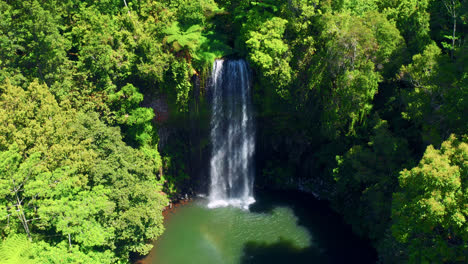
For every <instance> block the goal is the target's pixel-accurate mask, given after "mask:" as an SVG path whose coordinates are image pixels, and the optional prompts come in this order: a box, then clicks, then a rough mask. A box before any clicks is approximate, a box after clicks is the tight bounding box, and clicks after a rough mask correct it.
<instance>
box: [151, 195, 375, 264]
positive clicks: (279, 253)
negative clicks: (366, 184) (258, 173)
mask: <svg viewBox="0 0 468 264" xmlns="http://www.w3.org/2000/svg"><path fill="white" fill-rule="evenodd" d="M309 198H310V197H309ZM309 198H308V199H309ZM257 200H258V199H257ZM205 203H206V202H205V201H203V200H199V201H195V202H192V203H191V204H188V205H184V206H181V207H180V208H178V209H177V211H176V212H175V213H174V214H173V215H171V216H170V217H169V219H168V220H167V221H166V231H165V233H164V234H163V235H162V236H161V237H160V239H159V240H158V241H156V242H155V249H154V250H153V252H152V253H151V255H150V256H149V257H148V258H147V260H146V263H153V264H240V263H255V264H258V263H342V262H341V261H345V260H346V263H350V262H353V261H354V259H356V263H372V261H370V260H369V259H372V257H370V258H369V256H366V254H367V255H368V252H367V251H368V250H369V249H368V247H366V245H365V244H364V245H363V246H360V244H362V242H361V241H359V240H356V238H355V237H353V235H352V234H350V233H349V231H347V230H343V226H342V223H341V222H340V221H337V219H338V217H337V216H336V215H334V214H333V213H331V212H330V211H329V210H328V209H327V208H326V207H324V206H323V205H321V204H320V203H318V204H316V205H315V206H314V204H312V207H313V208H315V210H317V213H318V214H317V215H316V214H315V213H314V212H312V213H311V212H310V211H309V210H311V209H313V208H308V207H309V206H310V203H307V204H305V205H304V204H302V203H304V199H303V198H301V197H294V196H293V197H291V196H288V195H285V194H280V195H276V194H268V195H263V196H261V197H260V201H258V202H257V203H256V204H254V205H253V206H252V207H251V210H250V211H245V210H241V209H238V208H233V207H225V208H216V209H208V208H206V206H205ZM317 218H318V219H317ZM344 229H346V227H345V228H344ZM361 251H362V252H361ZM366 252H367V253H366Z"/></svg>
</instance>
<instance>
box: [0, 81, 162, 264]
mask: <svg viewBox="0 0 468 264" xmlns="http://www.w3.org/2000/svg"><path fill="white" fill-rule="evenodd" d="M1 91H2V95H1V99H0V105H1V109H2V115H1V122H2V123H3V124H5V128H6V129H3V130H2V131H0V149H1V150H2V152H1V155H0V156H1V163H0V171H1V173H0V175H2V176H1V181H0V182H1V185H0V189H1V190H2V191H1V197H2V199H1V200H2V204H1V208H2V216H3V217H2V219H1V221H2V223H3V225H2V226H3V227H2V232H3V233H7V234H8V233H10V232H17V231H20V232H24V233H26V234H27V235H28V236H29V237H32V238H33V240H34V241H38V242H39V241H44V242H48V243H52V242H55V243H57V242H60V241H62V242H63V243H65V245H66V244H68V243H70V244H71V245H76V246H77V248H76V251H77V252H81V253H80V254H86V255H89V257H90V258H94V257H93V254H97V253H99V254H101V255H102V257H104V256H105V257H106V258H107V259H108V260H107V261H105V262H108V263H110V262H113V261H115V260H116V259H118V258H120V259H125V258H127V257H128V254H129V252H139V253H141V254H145V253H147V252H148V251H149V249H150V248H151V247H152V245H151V244H148V241H149V240H150V239H154V238H156V237H157V236H158V235H160V234H161V232H162V230H163V227H162V215H161V210H162V209H163V207H164V206H165V205H166V203H167V200H166V198H165V196H164V195H162V194H161V193H160V187H158V186H159V185H158V180H157V178H156V176H155V175H156V173H157V171H158V169H159V168H158V167H156V166H160V165H161V164H160V158H159V157H158V156H155V157H151V156H150V155H148V153H147V151H146V152H145V151H139V150H137V149H133V148H131V147H128V146H126V145H125V144H124V143H123V142H122V137H121V135H120V131H119V130H118V129H116V128H110V127H107V126H106V125H105V124H104V123H103V122H102V121H100V120H99V119H98V117H97V115H96V114H95V113H81V112H77V111H75V110H73V109H69V108H68V106H66V105H64V106H59V105H58V103H57V102H56V101H55V99H54V97H53V96H52V94H51V93H50V92H49V91H48V88H47V86H45V85H39V84H37V83H32V84H31V85H30V86H29V87H28V88H27V89H26V90H23V89H22V88H19V87H16V86H12V85H11V84H8V83H6V84H4V85H3V86H2V88H1ZM37 102H40V103H37ZM9 142H15V143H14V144H12V145H11V144H10V143H9ZM153 155H154V154H153ZM16 215H17V218H18V219H16V217H14V216H16ZM43 234H50V235H51V236H52V237H53V239H48V236H47V235H46V236H43ZM53 250H55V249H53ZM64 252H66V251H64ZM77 254H78V253H77ZM99 258H101V257H99ZM78 259H79V258H78Z"/></svg>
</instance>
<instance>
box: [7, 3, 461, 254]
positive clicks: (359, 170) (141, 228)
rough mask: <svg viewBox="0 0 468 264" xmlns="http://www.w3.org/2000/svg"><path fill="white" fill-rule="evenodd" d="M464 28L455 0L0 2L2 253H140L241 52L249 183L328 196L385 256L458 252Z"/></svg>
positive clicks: (183, 177) (184, 179)
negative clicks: (212, 93)
mask: <svg viewBox="0 0 468 264" xmlns="http://www.w3.org/2000/svg"><path fill="white" fill-rule="evenodd" d="M467 37H468V1H467V0H336V1H332V0H288V1H286V0H281V1H279V0H276V1H275V0H262V1H260V0H258V1H253V0H238V1H231V0H201V1H190V0H160V1H149V0H139V1H137V0H102V1H91V0H84V1H83V0H82V1H77V0H61V1H53V0H49V1H47V0H24V1H17V0H4V1H1V2H0V237H1V239H2V242H1V246H0V262H1V263H127V262H129V256H130V255H131V254H133V252H135V253H138V254H142V255H144V254H147V253H148V252H149V250H150V249H151V248H152V244H151V241H152V240H154V239H156V238H157V237H158V236H159V235H160V234H161V233H162V232H163V231H164V227H163V216H162V210H163V209H164V207H165V206H166V205H167V204H168V201H169V200H170V199H171V198H175V197H177V195H179V194H181V193H182V192H183V191H186V190H187V189H190V188H187V187H186V186H187V184H188V185H190V184H191V177H194V176H193V172H194V171H195V170H196V169H197V167H196V166H195V165H193V163H194V161H196V160H197V158H194V157H196V156H197V155H199V156H200V153H202V152H203V149H206V148H208V147H209V142H207V140H206V138H204V137H203V133H204V131H206V127H207V124H208V123H209V120H207V119H208V118H209V107H207V104H208V102H207V100H206V98H205V97H206V96H205V95H206V84H207V83H208V81H209V80H208V79H209V74H210V71H211V66H212V63H213V61H214V60H215V59H216V58H223V57H224V58H231V57H233V58H234V57H235V58H238V57H241V58H245V59H246V60H247V61H248V63H249V64H250V66H251V68H252V72H253V75H254V104H255V109H256V120H257V126H258V135H257V170H258V173H257V175H256V187H258V188H271V189H278V188H279V189H300V190H305V191H309V192H312V193H314V194H316V195H317V196H318V197H320V198H321V199H326V200H328V201H330V204H331V206H332V207H333V208H334V209H335V210H336V211H337V212H339V213H340V214H341V215H342V216H343V217H344V219H345V221H346V222H347V223H349V224H350V225H351V226H352V228H353V230H354V232H356V233H357V234H358V235H360V236H362V237H365V238H368V239H369V240H370V241H371V243H372V244H373V245H374V247H375V248H376V249H377V252H378V255H379V261H380V262H381V263H406V262H407V263H466V262H467V261H468V257H467V256H468V222H467V221H468V133H467V132H468V120H467V118H466V117H467V116H468V41H467ZM161 98H163V99H164V100H165V101H166V103H167V106H168V113H169V116H168V117H167V118H163V117H162V116H163V115H162V114H161V113H158V112H157V111H156V113H155V111H154V109H153V108H151V106H152V104H151V102H152V101H155V100H157V99H161ZM145 106H146V107H145ZM166 119H167V120H166ZM162 127H165V128H166V129H167V128H168V127H170V129H171V131H173V132H172V134H171V136H170V137H169V138H168V139H166V142H165V144H164V146H163V147H161V146H158V145H159V144H160V140H161V138H160V136H161V131H162ZM194 128H196V129H194ZM174 131H175V132H174Z"/></svg>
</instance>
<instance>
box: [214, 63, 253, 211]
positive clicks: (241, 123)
mask: <svg viewBox="0 0 468 264" xmlns="http://www.w3.org/2000/svg"><path fill="white" fill-rule="evenodd" d="M211 79H212V84H211V89H212V99H213V103H212V118H211V143H212V154H211V162H210V178H211V186H210V193H209V204H208V206H209V207H222V206H229V205H231V206H236V207H241V208H244V209H248V207H249V205H250V204H252V203H253V202H255V199H254V198H253V179H254V166H253V165H254V164H253V154H254V150H255V128H254V122H253V118H252V105H251V101H252V98H251V91H250V74H249V70H248V66H247V64H246V62H245V61H244V60H226V61H224V60H216V61H215V62H214V64H213V71H212V75H211Z"/></svg>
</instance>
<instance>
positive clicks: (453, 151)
mask: <svg viewBox="0 0 468 264" xmlns="http://www.w3.org/2000/svg"><path fill="white" fill-rule="evenodd" d="M467 160H468V140H467V138H466V136H464V137H462V138H456V137H455V136H454V135H452V136H451V137H450V138H449V139H448V140H446V141H444V143H443V144H442V146H441V148H440V150H437V149H434V147H432V146H429V147H428V148H427V149H426V152H425V153H424V156H423V158H422V159H421V161H420V163H419V165H418V166H417V167H414V168H412V169H411V170H403V171H401V173H400V177H399V181H400V185H401V191H399V192H396V193H395V194H394V203H393V212H392V216H393V219H394V221H395V222H394V224H393V227H392V229H393V234H394V235H395V237H396V238H397V239H398V240H399V241H401V242H402V243H405V244H407V245H408V254H409V260H410V262H411V263H423V262H463V261H466V256H467V252H468V248H467V243H466V241H468V226H467V221H466V218H467V217H468V211H467V208H466V205H467V202H468V189H467V188H468V187H467V183H468V163H467Z"/></svg>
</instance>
